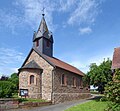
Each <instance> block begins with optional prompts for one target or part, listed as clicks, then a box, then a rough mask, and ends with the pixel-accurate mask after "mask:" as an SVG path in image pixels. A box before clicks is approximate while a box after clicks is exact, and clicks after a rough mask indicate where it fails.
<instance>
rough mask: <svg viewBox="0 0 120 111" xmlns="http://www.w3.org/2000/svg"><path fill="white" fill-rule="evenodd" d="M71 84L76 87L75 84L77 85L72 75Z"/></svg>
mask: <svg viewBox="0 0 120 111" xmlns="http://www.w3.org/2000/svg"><path fill="white" fill-rule="evenodd" d="M72 85H73V87H76V86H77V80H76V77H73V78H72Z"/></svg>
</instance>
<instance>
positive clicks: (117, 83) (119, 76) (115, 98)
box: [105, 69, 120, 111]
mask: <svg viewBox="0 0 120 111" xmlns="http://www.w3.org/2000/svg"><path fill="white" fill-rule="evenodd" d="M105 96H106V98H107V100H108V101H111V104H109V107H108V111H120V70H119V69H116V70H115V75H114V78H113V81H110V82H109V83H108V84H107V85H106V87H105Z"/></svg>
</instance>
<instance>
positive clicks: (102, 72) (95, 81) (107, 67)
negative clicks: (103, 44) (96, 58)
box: [87, 59, 112, 93]
mask: <svg viewBox="0 0 120 111" xmlns="http://www.w3.org/2000/svg"><path fill="white" fill-rule="evenodd" d="M111 64H112V61H111V60H110V59H107V60H105V59H104V61H103V62H102V63H101V64H100V65H97V64H96V63H92V64H91V65H90V71H89V72H88V73H87V75H88V77H89V78H90V84H91V85H94V87H97V86H98V91H99V92H101V93H103V91H104V87H105V84H107V83H108V82H109V81H111V80H112V71H111Z"/></svg>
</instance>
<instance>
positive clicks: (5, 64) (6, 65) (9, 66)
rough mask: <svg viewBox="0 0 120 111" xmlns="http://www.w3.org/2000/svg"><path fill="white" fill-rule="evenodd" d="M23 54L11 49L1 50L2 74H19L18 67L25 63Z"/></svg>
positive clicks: (0, 63)
mask: <svg viewBox="0 0 120 111" xmlns="http://www.w3.org/2000/svg"><path fill="white" fill-rule="evenodd" d="M24 59H25V57H24V55H23V53H21V52H18V51H16V50H15V49H10V48H0V74H5V75H9V74H11V73H14V72H17V69H18V68H16V67H20V66H19V65H20V64H22V63H23V61H24Z"/></svg>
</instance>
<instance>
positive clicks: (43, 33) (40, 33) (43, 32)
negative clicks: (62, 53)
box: [33, 8, 53, 42]
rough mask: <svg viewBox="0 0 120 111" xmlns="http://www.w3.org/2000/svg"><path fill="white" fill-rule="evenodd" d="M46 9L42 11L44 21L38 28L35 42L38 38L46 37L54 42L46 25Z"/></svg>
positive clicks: (34, 37)
mask: <svg viewBox="0 0 120 111" xmlns="http://www.w3.org/2000/svg"><path fill="white" fill-rule="evenodd" d="M44 9H45V8H43V10H42V11H43V13H42V19H41V22H40V25H39V28H38V30H37V32H34V35H33V41H35V40H36V39H38V38H41V37H45V38H47V39H50V41H52V42H53V40H52V33H51V32H49V30H48V27H47V24H46V21H45V18H44V16H45V14H44Z"/></svg>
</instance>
